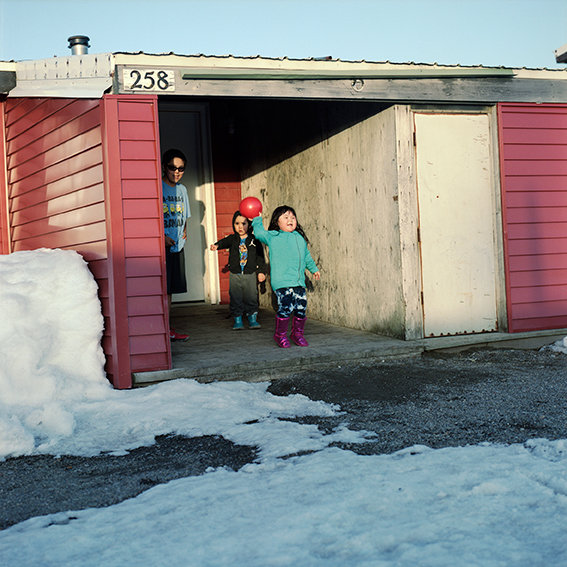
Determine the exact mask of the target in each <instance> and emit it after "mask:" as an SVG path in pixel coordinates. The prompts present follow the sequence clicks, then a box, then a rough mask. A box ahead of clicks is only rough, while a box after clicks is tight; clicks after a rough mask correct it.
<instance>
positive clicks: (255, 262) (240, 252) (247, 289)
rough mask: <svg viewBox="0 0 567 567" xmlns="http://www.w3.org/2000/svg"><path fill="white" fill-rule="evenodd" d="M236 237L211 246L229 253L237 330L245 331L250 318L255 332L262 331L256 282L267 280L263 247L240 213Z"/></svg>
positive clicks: (235, 219)
mask: <svg viewBox="0 0 567 567" xmlns="http://www.w3.org/2000/svg"><path fill="white" fill-rule="evenodd" d="M232 227H233V229H234V234H231V235H230V236H227V237H225V238H221V239H220V240H219V241H218V242H215V243H214V244H211V250H222V249H225V248H228V249H229V255H228V267H229V270H230V287H229V294H230V314H231V315H232V316H233V317H234V325H233V327H232V328H233V330H235V331H238V330H240V329H244V324H243V322H242V317H243V316H244V315H246V317H247V318H248V324H249V326H250V328H251V329H259V328H260V324H259V323H258V320H257V317H258V288H257V287H256V281H258V282H263V281H265V280H266V265H265V261H264V249H263V247H262V244H261V243H260V242H259V241H258V240H257V239H256V238H254V235H253V234H252V227H251V226H250V222H249V221H248V219H247V218H246V217H245V216H243V215H241V214H240V212H239V211H236V212H235V213H234V215H233V217H232Z"/></svg>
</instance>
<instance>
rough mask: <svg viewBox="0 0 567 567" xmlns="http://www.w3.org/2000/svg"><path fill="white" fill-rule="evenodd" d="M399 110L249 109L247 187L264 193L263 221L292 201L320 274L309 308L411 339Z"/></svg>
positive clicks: (332, 107)
mask: <svg viewBox="0 0 567 567" xmlns="http://www.w3.org/2000/svg"><path fill="white" fill-rule="evenodd" d="M357 113H358V117H357V116H356V114H357ZM397 113H399V107H390V108H386V109H384V108H373V109H371V108H370V107H369V106H367V107H366V108H360V107H359V108H355V106H354V105H353V104H352V103H351V105H350V107H342V108H338V107H337V103H310V106H309V107H308V108H305V107H303V108H300V107H299V106H295V107H294V106H293V105H291V104H289V103H288V104H287V105H282V104H281V103H280V105H279V106H278V107H277V112H274V111H273V112H271V113H268V112H261V111H259V109H258V108H256V111H255V112H250V111H249V112H247V113H246V115H247V117H248V121H247V129H246V134H245V135H244V140H245V143H244V146H243V147H244V148H245V149H244V150H243V151H244V152H245V154H244V155H243V158H242V161H243V163H244V164H245V167H244V171H243V178H242V194H243V196H247V195H255V196H258V197H259V198H261V200H262V201H263V204H264V211H265V212H264V223H265V225H266V226H267V224H268V222H269V217H270V216H271V212H272V211H273V210H274V208H275V207H276V206H278V205H281V204H288V205H291V206H292V207H294V208H295V209H296V212H297V215H298V221H299V222H300V223H301V225H302V226H303V228H304V230H305V232H306V234H307V236H308V237H309V240H310V242H311V243H310V250H311V253H312V255H313V257H314V259H315V261H316V262H317V264H318V266H319V268H320V270H321V276H322V277H321V281H320V282H314V288H315V289H314V291H313V292H311V293H309V295H308V301H309V304H308V316H310V317H314V318H316V319H320V320H324V321H329V322H331V323H336V324H339V325H343V326H347V327H353V328H358V329H364V330H369V331H373V332H376V333H380V334H385V335H390V336H397V337H405V336H406V308H405V304H406V298H405V293H406V292H405V291H404V285H406V287H407V283H406V284H404V281H403V278H404V276H403V273H402V271H403V270H402V257H401V241H400V238H401V237H400V222H399V221H400V212H399V195H398V183H399V181H398V180H399V177H400V173H401V170H399V165H398V157H397V156H398V153H399V152H400V149H399V147H398V144H397V133H396V114H397ZM406 114H407V113H406ZM339 116H341V117H342V118H341V119H338V117H339ZM300 132H303V134H300ZM294 137H295V139H294ZM406 146H407V144H406ZM406 153H407V148H406ZM402 173H403V177H404V179H406V181H407V179H410V180H411V179H412V176H411V175H410V174H408V172H407V171H404V172H402ZM414 268H415V266H414ZM410 275H411V274H410ZM262 302H263V304H264V305H265V306H267V305H269V304H270V299H269V297H266V296H263V298H262ZM414 303H415V302H414Z"/></svg>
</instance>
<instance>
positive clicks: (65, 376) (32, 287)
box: [0, 249, 110, 456]
mask: <svg viewBox="0 0 567 567" xmlns="http://www.w3.org/2000/svg"><path fill="white" fill-rule="evenodd" d="M0 309H1V314H2V316H1V317H0V345H1V347H0V391H1V392H2V396H1V398H0V456H6V455H11V454H29V453H31V452H33V450H34V448H35V447H36V446H39V447H42V448H44V449H45V446H46V445H47V446H48V445H49V444H50V443H52V440H53V439H56V438H57V437H59V436H68V435H71V434H72V433H73V431H74V428H75V419H74V416H73V412H72V411H69V409H68V407H67V406H68V405H69V402H70V401H72V400H80V399H87V398H91V399H92V398H96V397H101V396H103V395H104V394H105V393H106V392H107V391H108V390H109V388H110V386H109V383H108V381H107V380H106V377H105V374H104V370H103V366H104V355H103V352H102V349H101V347H100V339H101V335H102V329H103V318H102V315H101V309H100V303H99V300H98V297H97V286H96V282H95V281H94V278H93V276H92V274H91V273H90V271H89V270H88V267H87V264H86V263H85V261H84V260H83V258H82V257H81V256H80V255H79V254H77V253H76V252H73V251H63V250H48V249H41V250H35V251H26V252H16V253H14V254H9V255H6V256H0Z"/></svg>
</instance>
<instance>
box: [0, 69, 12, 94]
mask: <svg viewBox="0 0 567 567" xmlns="http://www.w3.org/2000/svg"><path fill="white" fill-rule="evenodd" d="M15 86H16V71H2V70H0V93H3V94H6V93H9V92H10V91H11V90H12V89H13V88H14V87H15Z"/></svg>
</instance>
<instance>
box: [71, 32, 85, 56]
mask: <svg viewBox="0 0 567 567" xmlns="http://www.w3.org/2000/svg"><path fill="white" fill-rule="evenodd" d="M89 39H90V38H89V37H87V36H86V35H72V36H71V37H70V38H68V39H67V41H68V42H69V49H70V50H71V55H86V54H87V53H88V52H89V47H90V45H89Z"/></svg>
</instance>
